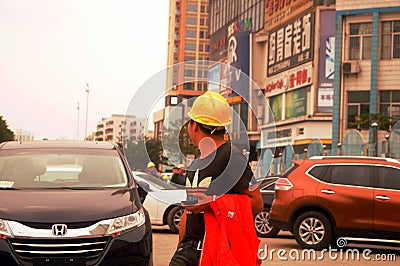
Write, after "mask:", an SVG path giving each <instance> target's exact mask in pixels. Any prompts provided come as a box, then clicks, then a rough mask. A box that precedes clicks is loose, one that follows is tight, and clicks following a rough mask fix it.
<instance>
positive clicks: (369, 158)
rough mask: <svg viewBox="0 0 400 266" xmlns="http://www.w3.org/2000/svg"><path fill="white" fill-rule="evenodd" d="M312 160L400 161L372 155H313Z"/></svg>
mask: <svg viewBox="0 0 400 266" xmlns="http://www.w3.org/2000/svg"><path fill="white" fill-rule="evenodd" d="M309 159H311V160H324V159H359V160H360V159H361V160H379V161H386V162H392V163H400V162H399V161H398V160H396V159H393V158H382V157H370V156H312V157H310V158H309Z"/></svg>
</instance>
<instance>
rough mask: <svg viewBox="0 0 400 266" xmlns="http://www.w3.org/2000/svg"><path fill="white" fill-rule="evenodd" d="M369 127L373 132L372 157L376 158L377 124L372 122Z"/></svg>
mask: <svg viewBox="0 0 400 266" xmlns="http://www.w3.org/2000/svg"><path fill="white" fill-rule="evenodd" d="M371 127H372V130H373V143H374V156H375V157H378V123H377V122H375V121H374V122H373V123H372V124H371Z"/></svg>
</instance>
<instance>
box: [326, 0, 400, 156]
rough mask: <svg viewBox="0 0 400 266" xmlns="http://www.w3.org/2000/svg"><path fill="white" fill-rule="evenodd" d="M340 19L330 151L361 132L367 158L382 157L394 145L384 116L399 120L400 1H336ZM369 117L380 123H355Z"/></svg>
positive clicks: (392, 121) (334, 150) (395, 120)
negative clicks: (386, 149) (384, 125)
mask: <svg viewBox="0 0 400 266" xmlns="http://www.w3.org/2000/svg"><path fill="white" fill-rule="evenodd" d="M336 20H337V22H336V25H337V29H336V39H337V41H336V46H335V51H336V53H335V54H336V61H335V84H334V96H335V98H334V106H333V127H332V150H333V153H334V154H337V153H338V148H337V147H338V144H339V143H341V144H343V142H344V140H345V139H347V136H349V134H350V133H351V132H355V133H356V131H358V132H359V138H360V139H361V140H362V142H363V143H365V144H367V145H366V146H365V147H366V151H365V152H364V151H363V152H364V155H369V156H381V155H382V154H385V153H387V151H385V150H384V149H385V146H386V147H387V145H383V144H386V142H387V141H389V143H390V142H391V134H390V128H383V125H382V124H380V123H382V121H383V120H381V119H382V117H386V118H387V119H388V120H389V121H390V122H391V123H393V124H394V123H396V122H399V121H400V87H399V84H400V2H399V1H390V0H382V1H372V0H364V1H355V0H346V1H345V0H337V1H336ZM378 114H379V115H378ZM365 115H367V117H368V115H370V117H371V118H374V117H375V118H376V119H377V120H376V121H374V119H371V120H366V123H362V124H357V123H356V122H357V121H358V120H360V119H362V118H363V117H365ZM378 118H380V119H378ZM399 126H400V124H399ZM392 131H393V130H392ZM392 133H395V132H392ZM394 135H397V136H398V135H399V134H398V133H397V134H394ZM393 137H395V136H393ZM392 144H396V145H397V149H398V152H399V148H400V147H399V145H398V138H394V139H393V141H392ZM339 146H340V145H339ZM391 149H392V148H391ZM397 156H399V155H397ZM396 158H398V157H396Z"/></svg>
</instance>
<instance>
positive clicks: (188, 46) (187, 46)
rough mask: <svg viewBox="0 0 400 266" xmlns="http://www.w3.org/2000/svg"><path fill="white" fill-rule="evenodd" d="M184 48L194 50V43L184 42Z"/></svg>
mask: <svg viewBox="0 0 400 266" xmlns="http://www.w3.org/2000/svg"><path fill="white" fill-rule="evenodd" d="M185 50H187V51H196V44H195V43H186V44H185Z"/></svg>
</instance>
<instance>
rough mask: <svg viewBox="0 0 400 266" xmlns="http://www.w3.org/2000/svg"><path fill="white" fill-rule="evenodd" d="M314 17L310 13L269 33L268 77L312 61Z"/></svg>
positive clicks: (311, 12) (312, 13)
mask: <svg viewBox="0 0 400 266" xmlns="http://www.w3.org/2000/svg"><path fill="white" fill-rule="evenodd" d="M314 17H315V15H314V12H313V11H310V12H308V13H306V14H303V15H301V16H299V17H297V18H295V19H293V20H291V21H289V22H288V23H286V24H284V25H282V26H281V27H279V28H277V29H275V30H272V31H270V33H269V36H268V58H267V62H268V64H267V65H268V66H267V76H268V77H269V76H273V75H275V74H277V73H280V72H283V71H285V70H287V69H290V68H292V67H295V66H298V65H301V64H304V63H306V62H309V61H311V60H312V59H313V50H314V49H313V48H314V38H313V36H314Z"/></svg>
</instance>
